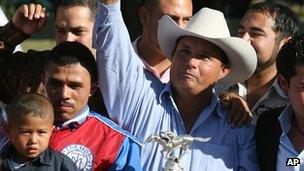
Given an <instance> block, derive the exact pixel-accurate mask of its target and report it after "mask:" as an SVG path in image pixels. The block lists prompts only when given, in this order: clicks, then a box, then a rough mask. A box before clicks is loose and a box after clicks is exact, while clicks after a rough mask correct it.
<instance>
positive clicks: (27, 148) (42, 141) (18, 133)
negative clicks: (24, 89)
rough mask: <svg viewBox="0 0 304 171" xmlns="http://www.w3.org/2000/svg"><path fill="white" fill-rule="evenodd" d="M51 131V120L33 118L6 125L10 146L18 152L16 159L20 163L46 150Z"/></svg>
mask: <svg viewBox="0 0 304 171" xmlns="http://www.w3.org/2000/svg"><path fill="white" fill-rule="evenodd" d="M52 131H53V118H51V117H50V116H49V115H48V117H46V118H40V117H33V116H31V114H29V115H27V116H26V117H25V118H22V119H21V118H18V119H14V122H13V123H8V133H9V136H10V139H11V142H12V144H13V145H14V146H15V148H16V150H17V151H18V153H17V154H18V155H17V156H16V157H17V159H18V160H19V161H21V162H27V161H31V160H32V159H34V158H36V157H37V156H38V155H39V154H41V153H42V152H43V151H45V150H46V148H47V147H48V145H49V139H50V137H51V135H52Z"/></svg>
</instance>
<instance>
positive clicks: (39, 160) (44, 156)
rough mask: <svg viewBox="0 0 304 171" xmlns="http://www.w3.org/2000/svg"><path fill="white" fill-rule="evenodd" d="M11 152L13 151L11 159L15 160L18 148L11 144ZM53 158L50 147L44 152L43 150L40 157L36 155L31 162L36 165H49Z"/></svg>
mask: <svg viewBox="0 0 304 171" xmlns="http://www.w3.org/2000/svg"><path fill="white" fill-rule="evenodd" d="M10 151H11V152H10V153H11V157H10V160H13V157H14V156H15V155H16V153H17V151H16V148H15V147H14V146H13V145H11V146H10ZM52 162H53V161H52V158H51V156H50V155H49V149H46V150H45V151H44V152H42V153H41V154H40V155H39V156H38V157H36V158H35V159H33V160H32V161H31V162H29V163H33V164H34V165H35V163H36V164H38V165H39V164H43V165H48V166H50V165H51V164H52Z"/></svg>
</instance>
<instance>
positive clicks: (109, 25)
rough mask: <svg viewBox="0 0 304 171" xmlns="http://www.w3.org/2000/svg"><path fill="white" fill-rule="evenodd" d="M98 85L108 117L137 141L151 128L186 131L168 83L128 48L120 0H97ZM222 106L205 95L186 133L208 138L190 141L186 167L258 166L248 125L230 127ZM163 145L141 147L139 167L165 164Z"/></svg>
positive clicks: (194, 170)
mask: <svg viewBox="0 0 304 171" xmlns="http://www.w3.org/2000/svg"><path fill="white" fill-rule="evenodd" d="M93 42H94V47H95V48H96V49H97V65H98V74H99V85H100V88H101V91H102V94H103V97H104V101H105V104H106V107H107V110H108V112H109V114H110V117H111V118H112V119H113V120H114V121H115V122H117V123H118V124H120V125H122V127H123V128H124V129H126V130H129V131H130V132H131V133H133V134H134V135H135V136H137V137H138V138H140V139H141V140H142V141H144V140H145V139H147V137H149V136H150V135H151V134H159V133H160V132H161V131H173V132H175V133H176V134H178V135H183V134H187V132H186V130H185V127H184V123H183V120H182V117H181V115H180V113H179V111H178V108H177V106H176V103H175V102H174V100H173V98H172V90H171V86H170V83H169V84H163V83H161V82H160V81H159V80H158V78H156V77H155V76H153V75H152V74H151V73H149V72H148V71H146V70H145V69H143V67H142V64H141V62H140V59H139V58H138V56H136V53H135V52H134V50H133V47H132V44H131V41H130V38H129V34H128V31H127V29H126V26H125V24H124V22H123V19H122V15H121V12H120V3H117V4H115V5H108V6H106V5H103V4H101V3H100V4H99V5H98V14H97V16H96V22H95V25H94V36H93ZM226 115H227V112H226V111H225V110H224V109H223V108H222V107H221V105H220V103H219V99H218V98H217V96H216V95H214V96H213V97H212V99H210V105H209V106H207V107H205V108H204V109H203V110H202V112H201V114H200V116H199V118H198V119H197V121H196V123H195V124H194V126H193V128H192V130H191V132H190V135H191V136H194V137H210V138H211V140H210V141H209V142H207V143H201V142H194V143H193V144H192V145H191V146H190V152H189V153H187V154H186V155H185V156H184V157H183V158H182V160H181V165H182V167H183V168H184V169H185V170H186V171H188V170H192V171H198V170H199V171H203V170H206V171H207V170H208V171H212V170H214V171H225V170H250V171H257V170H258V165H257V159H256V152H255V142H254V135H253V132H254V128H253V127H252V126H249V127H242V128H234V129H233V128H232V127H231V125H230V124H228V123H227V122H226V119H225V118H226ZM161 150H162V147H161V146H160V145H157V144H156V143H149V144H146V146H145V147H144V148H143V150H142V165H143V167H144V170H147V171H157V170H161V168H162V167H163V166H164V164H165V163H164V162H165V160H164V159H163V157H162V154H161V152H160V151H161Z"/></svg>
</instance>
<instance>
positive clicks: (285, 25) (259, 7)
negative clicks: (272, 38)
mask: <svg viewBox="0 0 304 171" xmlns="http://www.w3.org/2000/svg"><path fill="white" fill-rule="evenodd" d="M248 12H262V13H265V14H267V15H270V16H271V17H272V18H273V20H274V22H275V24H274V27H273V31H274V32H276V33H278V36H277V40H278V41H281V40H282V39H284V38H287V37H292V36H294V35H298V34H299V21H298V19H297V17H296V15H295V13H294V12H292V11H291V9H290V8H289V7H287V6H285V5H282V4H278V3H274V2H269V1H265V2H259V3H256V4H253V5H252V6H251V7H250V8H249V10H248Z"/></svg>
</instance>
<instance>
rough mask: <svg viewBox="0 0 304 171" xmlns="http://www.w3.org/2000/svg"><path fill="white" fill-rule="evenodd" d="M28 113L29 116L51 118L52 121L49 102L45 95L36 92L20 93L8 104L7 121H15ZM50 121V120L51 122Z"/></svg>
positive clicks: (51, 110) (51, 109) (52, 113)
mask: <svg viewBox="0 0 304 171" xmlns="http://www.w3.org/2000/svg"><path fill="white" fill-rule="evenodd" d="M28 115H30V116H31V117H39V118H42V119H44V118H47V117H48V115H52V116H51V118H52V119H53V121H54V111H53V107H52V104H51V102H50V101H49V100H48V98H47V97H45V96H43V95H41V94H38V93H26V94H22V95H20V96H18V97H16V98H15V99H13V101H12V102H11V104H10V105H9V106H8V116H7V117H8V121H9V122H11V121H15V120H17V119H22V118H24V117H26V116H28ZM53 121H52V122H53Z"/></svg>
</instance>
